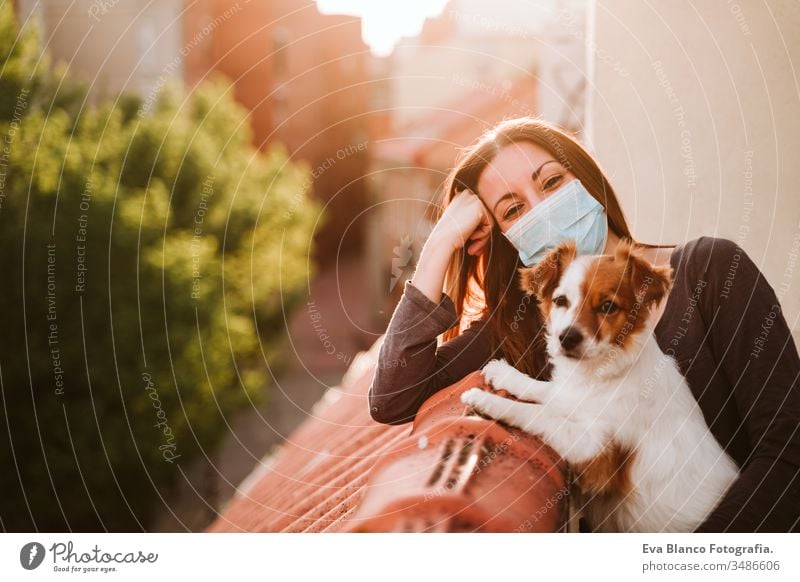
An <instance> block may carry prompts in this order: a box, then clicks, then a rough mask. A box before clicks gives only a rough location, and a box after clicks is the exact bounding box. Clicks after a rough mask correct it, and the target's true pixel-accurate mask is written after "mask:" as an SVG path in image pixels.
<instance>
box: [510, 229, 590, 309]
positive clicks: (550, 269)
mask: <svg viewBox="0 0 800 582" xmlns="http://www.w3.org/2000/svg"><path fill="white" fill-rule="evenodd" d="M576 253H577V251H576V249H575V241H567V242H563V243H561V244H560V245H558V246H557V247H556V248H554V249H553V250H552V251H550V252H549V253H548V254H547V256H546V257H545V258H544V260H542V261H541V262H540V263H538V264H536V265H534V266H532V267H522V268H521V269H519V274H520V278H519V286H520V289H522V290H523V291H524V292H525V293H527V294H528V295H534V296H535V297H536V299H538V300H539V303H540V304H541V308H542V311H543V312H544V314H545V317H546V316H547V314H549V313H550V305H551V300H552V298H553V291H554V290H555V288H556V287H557V286H558V282H559V281H560V280H561V276H562V275H563V274H564V271H566V270H567V267H568V266H569V264H570V263H571V262H572V261H574V260H575V255H576Z"/></svg>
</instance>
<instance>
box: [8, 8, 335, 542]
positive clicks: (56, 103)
mask: <svg viewBox="0 0 800 582" xmlns="http://www.w3.org/2000/svg"><path fill="white" fill-rule="evenodd" d="M9 6H10V3H5V4H4V5H3V6H2V8H0V31H2V35H0V59H2V63H0V64H3V63H4V64H5V68H4V69H2V72H0V95H2V99H1V100H0V140H2V141H0V173H1V174H2V175H0V180H2V181H1V182H0V273H2V276H3V280H4V283H5V284H4V290H3V293H2V294H0V317H1V318H2V320H0V321H1V323H2V333H1V334H0V380H1V381H2V383H1V384H0V389H1V390H2V406H3V412H4V414H3V420H2V423H3V424H5V425H6V426H2V427H0V434H2V436H0V466H1V467H2V471H3V479H2V491H1V493H2V495H0V528H2V529H3V530H5V531H25V530H28V531H33V530H39V531H64V530H72V531H87V530H89V531H102V530H109V531H129V530H140V529H147V527H148V523H149V520H150V519H151V518H152V516H153V513H154V512H155V511H156V510H159V509H160V511H166V509H165V507H164V504H165V499H166V496H167V495H168V493H169V491H170V490H171V487H172V486H173V485H174V483H175V482H176V480H178V479H181V478H182V477H181V474H182V472H183V471H185V469H186V467H187V464H188V463H189V462H190V461H191V460H192V459H195V458H197V457H198V455H202V454H209V453H210V452H211V451H212V450H213V447H214V445H215V444H216V443H218V442H219V439H220V438H221V437H222V436H223V435H224V434H225V433H226V432H227V431H228V430H230V429H229V425H228V423H229V422H230V421H231V420H232V418H231V417H232V415H233V414H234V413H235V412H236V411H237V410H240V409H242V408H243V407H247V406H252V405H253V404H254V403H257V402H263V397H264V393H265V388H266V387H267V386H268V384H269V381H270V380H271V376H272V374H274V373H275V367H274V362H275V361H280V354H281V353H282V351H283V349H284V348H283V342H282V340H283V339H284V336H285V333H284V329H283V326H282V323H279V322H282V321H283V319H282V315H281V314H282V312H283V311H286V310H289V309H291V307H292V306H293V305H295V304H297V303H298V302H299V301H300V300H301V293H302V291H303V289H304V285H305V281H306V279H307V278H308V277H309V276H311V275H312V273H310V272H309V269H311V268H312V267H311V266H310V265H308V264H307V256H308V251H309V244H310V240H311V233H312V229H313V228H314V226H313V225H314V223H315V221H316V220H317V219H318V218H319V215H320V213H321V212H322V210H321V207H320V205H319V204H318V203H315V202H313V201H311V200H310V199H309V197H308V196H307V193H306V192H304V191H303V189H304V184H305V183H306V182H307V180H306V178H307V173H308V169H307V168H303V167H299V166H298V165H297V164H294V163H291V162H290V161H289V160H288V158H287V154H286V152H285V151H283V150H282V149H281V147H280V146H279V145H275V146H274V147H272V148H270V149H269V150H268V151H267V152H266V153H259V152H257V151H255V150H254V148H253V147H252V146H251V145H250V144H251V135H250V132H249V129H248V127H249V125H248V120H247V114H246V111H244V110H243V109H242V108H241V107H239V106H238V105H236V104H235V102H234V101H233V99H232V96H231V95H232V91H231V88H230V87H229V86H228V85H227V84H226V83H225V82H223V81H219V80H218V81H216V82H214V83H212V84H209V85H205V86H203V87H201V88H199V89H198V90H196V91H195V92H194V93H193V94H192V95H191V96H189V97H188V98H185V96H184V95H183V94H181V92H180V91H178V90H175V89H171V90H165V91H163V92H162V94H161V95H160V97H159V99H158V101H157V102H156V103H155V104H154V106H153V108H152V111H147V112H143V111H141V108H142V101H141V100H140V99H138V98H136V97H133V96H122V97H121V98H120V99H118V100H116V101H115V102H113V103H110V102H109V103H104V104H101V105H99V106H97V107H95V108H91V109H89V108H85V107H84V106H83V104H84V97H85V93H84V90H82V89H81V87H80V86H79V85H77V84H75V83H71V82H70V81H69V79H68V78H67V79H62V78H60V75H59V74H57V73H46V72H43V71H42V70H40V71H39V72H37V71H34V70H33V63H35V62H36V60H37V59H36V58H35V57H36V56H37V55H36V54H35V51H36V50H37V49H36V43H35V42H34V41H32V40H31V39H32V38H33V37H32V36H30V35H24V36H23V37H22V38H21V39H20V41H19V42H15V40H16V36H17V30H16V25H15V23H14V18H13V14H12V13H11V9H10V7H9ZM42 63H44V61H42ZM42 66H45V65H42ZM32 72H33V73H34V74H33V75H32V74H31V73H32ZM267 362H268V363H269V364H267Z"/></svg>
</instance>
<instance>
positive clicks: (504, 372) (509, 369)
mask: <svg viewBox="0 0 800 582" xmlns="http://www.w3.org/2000/svg"><path fill="white" fill-rule="evenodd" d="M515 371H516V369H515V368H514V367H513V366H511V365H510V364H509V363H508V362H506V361H505V360H491V361H490V362H489V363H488V364H486V365H485V366H484V367H483V369H482V370H481V374H483V379H484V380H485V381H486V383H487V384H488V385H489V386H491V387H492V388H496V389H497V388H505V387H506V386H507V385H508V380H509V379H510V378H511V377H512V374H513V373H514V372H515Z"/></svg>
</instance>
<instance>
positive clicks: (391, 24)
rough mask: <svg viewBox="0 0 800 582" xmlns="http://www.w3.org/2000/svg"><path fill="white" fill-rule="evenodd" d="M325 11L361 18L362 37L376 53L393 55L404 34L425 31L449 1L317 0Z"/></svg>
mask: <svg viewBox="0 0 800 582" xmlns="http://www.w3.org/2000/svg"><path fill="white" fill-rule="evenodd" d="M316 1H317V6H318V7H319V10H320V12H322V13H323V14H348V15H350V16H359V17H360V18H361V37H362V38H363V39H364V42H365V43H367V44H368V45H369V47H370V49H371V50H372V52H373V53H374V54H375V55H378V56H387V55H389V54H391V52H392V49H393V48H394V45H395V44H397V41H399V40H400V39H401V38H402V37H404V36H416V35H418V34H419V33H420V32H422V25H423V23H424V22H425V19H426V18H431V17H434V16H438V15H439V14H441V13H442V10H443V9H444V7H445V5H446V4H447V2H448V0H316Z"/></svg>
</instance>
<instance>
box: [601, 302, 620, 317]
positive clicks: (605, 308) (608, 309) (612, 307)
mask: <svg viewBox="0 0 800 582" xmlns="http://www.w3.org/2000/svg"><path fill="white" fill-rule="evenodd" d="M597 310H598V311H599V312H601V313H606V314H611V313H616V312H617V310H619V307H617V305H616V304H615V303H614V302H613V301H610V300H609V301H603V302H602V303H601V304H600V307H598V308H597Z"/></svg>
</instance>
